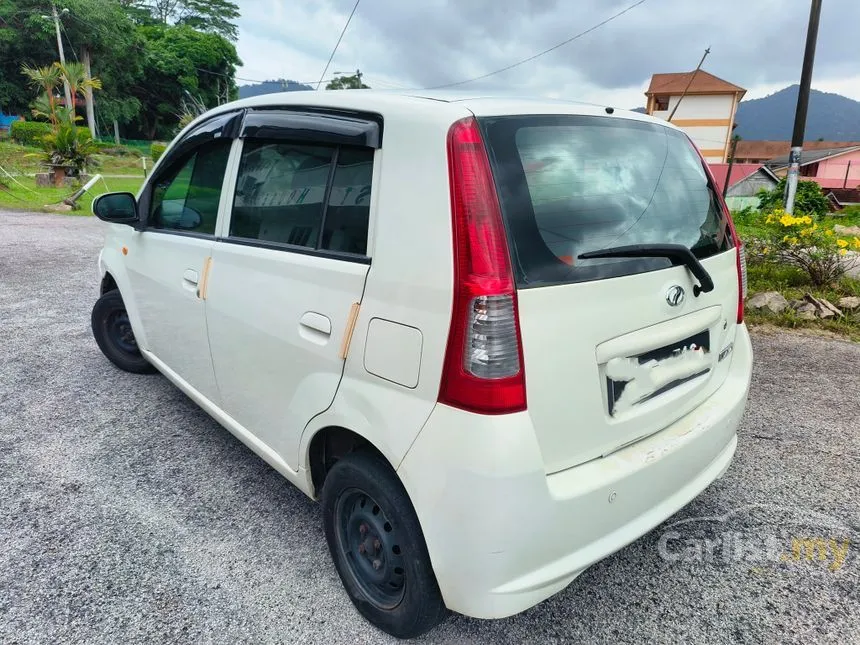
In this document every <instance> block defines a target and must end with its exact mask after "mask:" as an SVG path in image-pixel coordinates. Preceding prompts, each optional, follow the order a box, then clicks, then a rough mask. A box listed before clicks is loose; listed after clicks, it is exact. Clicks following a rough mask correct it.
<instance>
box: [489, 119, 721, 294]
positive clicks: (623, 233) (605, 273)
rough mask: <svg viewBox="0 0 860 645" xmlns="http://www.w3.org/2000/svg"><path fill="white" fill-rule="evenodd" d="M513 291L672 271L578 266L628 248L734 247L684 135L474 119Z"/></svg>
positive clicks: (600, 122) (579, 123) (638, 125)
mask: <svg viewBox="0 0 860 645" xmlns="http://www.w3.org/2000/svg"><path fill="white" fill-rule="evenodd" d="M480 123H481V127H482V129H483V132H484V138H485V141H486V144H487V148H488V153H489V156H490V160H491V165H492V167H493V174H494V177H495V181H496V186H497V190H498V193H499V199H500V202H501V207H502V213H503V216H504V219H505V226H506V228H507V232H508V238H509V244H510V247H511V254H512V256H513V258H512V259H513V262H514V266H515V273H516V279H517V284H518V285H519V286H520V287H534V286H542V285H548V284H563V283H570V282H583V281H587V280H600V279H603V278H612V277H617V276H622V275H630V274H635V273H642V272H645V271H654V270H658V269H663V268H666V267H668V266H671V262H670V260H669V259H666V258H623V259H621V258H613V259H592V260H582V259H579V258H578V256H579V255H580V254H582V253H586V252H588V251H597V250H604V249H609V248H614V247H619V246H627V245H631V244H683V245H684V246H686V247H687V248H689V249H690V250H691V251H692V252H693V254H694V255H696V257H698V258H700V259H701V258H706V257H709V256H712V255H715V254H717V253H721V252H723V251H726V250H728V249H730V248H732V244H733V243H732V236H731V233H730V230H729V228H728V224H727V222H726V220H725V216H724V214H723V212H722V209H721V206H720V201H719V199H718V197H717V195H716V193H715V191H714V187H713V185H712V184H711V182H710V181H709V178H708V176H707V174H706V173H705V170H704V167H703V165H702V161H701V158H700V157H699V155H698V153H697V152H696V150H695V148H694V147H693V144H692V143H691V142H690V140H689V139H688V138H687V137H686V135H684V134H683V133H682V132H679V131H677V130H673V129H671V128H668V127H665V126H662V125H659V124H654V123H647V122H642V121H634V120H630V119H624V118H618V117H598V116H505V117H485V118H483V119H481V120H480Z"/></svg>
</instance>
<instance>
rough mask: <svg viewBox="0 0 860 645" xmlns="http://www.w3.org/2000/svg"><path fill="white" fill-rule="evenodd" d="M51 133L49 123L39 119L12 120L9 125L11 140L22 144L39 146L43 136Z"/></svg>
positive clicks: (43, 138)
mask: <svg viewBox="0 0 860 645" xmlns="http://www.w3.org/2000/svg"><path fill="white" fill-rule="evenodd" d="M49 134H51V124H50V123H42V122H40V121H13V122H12V125H11V126H10V127H9V136H11V137H12V141H14V142H15V143H20V144H21V145H23V146H41V145H42V142H43V141H44V140H45V136H46V135H49Z"/></svg>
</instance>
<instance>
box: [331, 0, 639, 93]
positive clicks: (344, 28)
mask: <svg viewBox="0 0 860 645" xmlns="http://www.w3.org/2000/svg"><path fill="white" fill-rule="evenodd" d="M642 1H643V2H644V0H642ZM359 2H361V0H355V4H354V5H353V7H352V11H351V12H350V14H349V18H347V19H346V24H345V25H344V26H343V29H341V30H340V36H338V37H337V42H336V43H335V44H334V49H332V50H331V56H329V57H328V62H327V63H326V64H325V68H323V72H322V74H320V80H319V81H317V89H319V88H320V85H321V84H322V82H323V78H324V77H325V73H326V72H327V71H328V66H329V65H331V59H332V58H334V54H335V52H336V51H337V48H338V47H340V41H341V40H342V39H343V35H344V34H345V33H346V28H347V27H349V23H350V21H351V20H352V17H353V16H354V15H355V10H356V9H358V3H359Z"/></svg>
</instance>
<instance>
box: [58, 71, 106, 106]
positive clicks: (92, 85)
mask: <svg viewBox="0 0 860 645" xmlns="http://www.w3.org/2000/svg"><path fill="white" fill-rule="evenodd" d="M54 64H55V65H56V66H57V68H58V69H59V71H60V78H61V79H63V80H65V81H66V83H68V84H69V91H70V92H71V94H72V104H71V105H70V106H68V107H69V108H71V115H72V121H74V120H75V98H76V97H77V96H78V95H80V96H82V97H85V96H86V91H87V90H88V89H93V90H100V89H101V88H102V82H101V81H100V80H99V79H97V78H87V74H86V71H85V69H84V66H83V63H71V62H69V63H66V64H65V65H62V64H60V63H54Z"/></svg>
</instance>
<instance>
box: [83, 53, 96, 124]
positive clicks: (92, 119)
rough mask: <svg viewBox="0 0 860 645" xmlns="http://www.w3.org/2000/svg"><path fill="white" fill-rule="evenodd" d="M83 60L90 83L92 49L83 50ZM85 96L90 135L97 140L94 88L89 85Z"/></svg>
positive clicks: (85, 76)
mask: <svg viewBox="0 0 860 645" xmlns="http://www.w3.org/2000/svg"><path fill="white" fill-rule="evenodd" d="M81 58H82V59H83V64H84V78H85V79H86V80H87V81H89V80H90V79H91V78H92V74H91V73H90V48H89V47H88V46H86V45H84V47H83V48H82V49H81ZM85 95H86V99H87V124H88V125H89V126H90V134H91V135H92V136H93V139H95V138H96V136H97V135H98V132H97V131H96V110H95V105H94V104H93V88H92V87H90V86H89V84H87V86H86V90H85Z"/></svg>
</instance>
